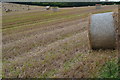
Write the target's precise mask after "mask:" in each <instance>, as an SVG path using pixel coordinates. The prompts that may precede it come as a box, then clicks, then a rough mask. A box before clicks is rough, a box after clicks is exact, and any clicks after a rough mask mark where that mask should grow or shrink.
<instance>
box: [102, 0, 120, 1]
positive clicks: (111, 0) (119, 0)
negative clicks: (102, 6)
mask: <svg viewBox="0 0 120 80" xmlns="http://www.w3.org/2000/svg"><path fill="white" fill-rule="evenodd" d="M101 1H105V0H101ZM109 1H120V0H109Z"/></svg>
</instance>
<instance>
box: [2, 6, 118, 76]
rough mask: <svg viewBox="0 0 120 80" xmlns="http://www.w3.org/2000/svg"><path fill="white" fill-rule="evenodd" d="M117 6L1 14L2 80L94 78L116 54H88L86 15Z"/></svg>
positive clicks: (114, 52)
mask: <svg viewBox="0 0 120 80" xmlns="http://www.w3.org/2000/svg"><path fill="white" fill-rule="evenodd" d="M114 10H117V7H116V6H104V7H103V8H102V9H95V6H94V7H82V8H68V9H67V8H65V9H64V8H62V9H59V11H58V12H53V11H50V10H49V11H36V10H33V11H32V10H31V11H28V12H26V11H25V12H21V13H20V12H18V13H17V12H16V13H15V14H14V13H12V14H11V13H7V14H3V27H2V33H3V38H2V42H3V46H2V47H3V50H2V56H3V58H2V59H3V77H4V78H17V77H19V78H26V77H27V78H28V77H31V78H36V77H37V78H45V77H49V78H68V77H69V78H73V77H75V78H96V77H99V74H100V70H101V68H102V66H103V65H105V63H106V62H108V61H111V60H117V51H116V50H95V51H92V50H89V39H88V30H87V29H88V25H89V18H88V17H89V15H90V14H94V13H104V12H112V11H114Z"/></svg>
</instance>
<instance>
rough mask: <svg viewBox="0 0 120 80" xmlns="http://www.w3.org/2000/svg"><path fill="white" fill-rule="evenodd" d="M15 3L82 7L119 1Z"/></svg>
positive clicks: (111, 3)
mask: <svg viewBox="0 0 120 80" xmlns="http://www.w3.org/2000/svg"><path fill="white" fill-rule="evenodd" d="M14 3H17V4H25V5H37V6H53V7H80V6H95V5H96V4H102V5H113V4H118V2H14Z"/></svg>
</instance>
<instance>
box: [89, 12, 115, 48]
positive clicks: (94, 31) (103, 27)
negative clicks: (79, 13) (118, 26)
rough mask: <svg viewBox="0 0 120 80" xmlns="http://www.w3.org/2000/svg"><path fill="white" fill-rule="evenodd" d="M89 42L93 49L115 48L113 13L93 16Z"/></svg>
mask: <svg viewBox="0 0 120 80" xmlns="http://www.w3.org/2000/svg"><path fill="white" fill-rule="evenodd" d="M89 40H90V46H91V48H92V49H114V48H115V41H116V39H115V26H114V19H113V12H109V13H101V14H93V15H92V16H91V18H90V27H89Z"/></svg>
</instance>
